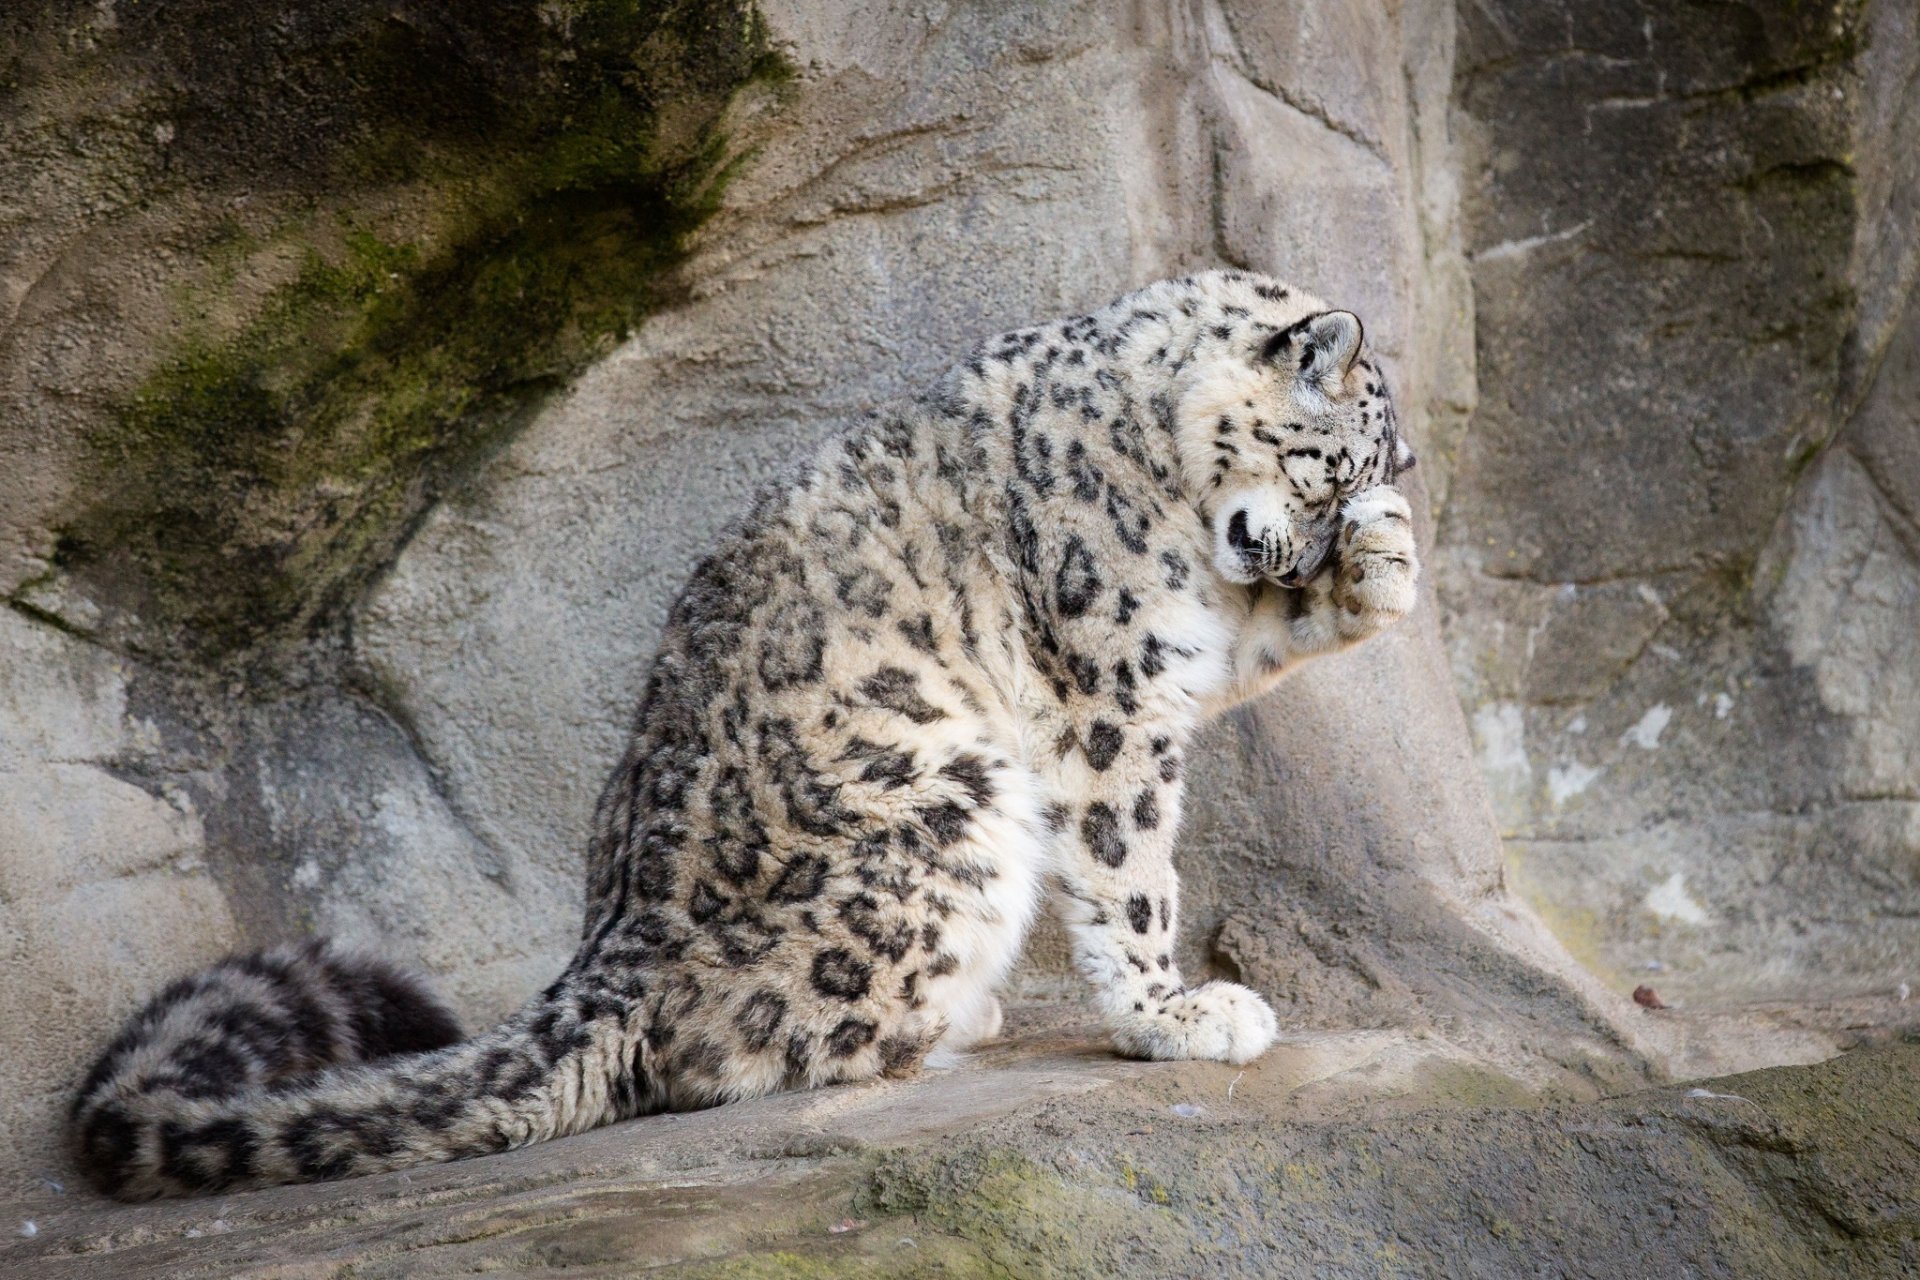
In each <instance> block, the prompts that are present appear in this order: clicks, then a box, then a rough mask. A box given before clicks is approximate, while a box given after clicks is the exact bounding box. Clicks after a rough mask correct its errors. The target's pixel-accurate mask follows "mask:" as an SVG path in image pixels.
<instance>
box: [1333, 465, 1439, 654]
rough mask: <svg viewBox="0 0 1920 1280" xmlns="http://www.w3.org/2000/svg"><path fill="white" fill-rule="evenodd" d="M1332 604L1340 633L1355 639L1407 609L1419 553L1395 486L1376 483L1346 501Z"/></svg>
mask: <svg viewBox="0 0 1920 1280" xmlns="http://www.w3.org/2000/svg"><path fill="white" fill-rule="evenodd" d="M1341 514H1342V515H1343V516H1344V517H1345V518H1346V522H1345V524H1344V525H1343V526H1342V527H1341V530H1340V563H1339V568H1338V569H1337V570H1336V571H1335V574H1334V580H1333V603H1334V605H1335V607H1336V618H1337V620H1338V623H1339V627H1340V631H1341V634H1342V635H1343V636H1346V637H1347V638H1349V639H1358V638H1359V637H1361V636H1368V635H1372V634H1373V633H1374V632H1376V631H1378V630H1380V629H1381V628H1382V627H1385V626H1388V625H1390V624H1392V623H1394V622H1398V621H1399V620H1400V619H1401V618H1404V617H1406V616H1407V614H1408V613H1410V612H1412V610H1413V605H1414V600H1415V591H1414V584H1415V583H1416V582H1417V581H1418V580H1419V577H1420V553H1419V549H1418V547H1416V546H1415V544H1414V539H1413V511H1412V509H1411V508H1410V507H1408V506H1407V500H1406V498H1405V497H1403V496H1402V495H1401V493H1400V491H1399V490H1398V489H1395V488H1393V487H1392V486H1391V485H1384V484H1382V485H1375V486H1374V487H1373V488H1371V489H1366V490H1363V491H1362V492H1360V493H1358V494H1355V495H1354V496H1353V497H1351V498H1349V499H1347V504H1346V506H1345V508H1344V509H1343V510H1342V512H1341Z"/></svg>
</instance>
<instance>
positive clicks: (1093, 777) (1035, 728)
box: [73, 272, 1418, 1197]
mask: <svg viewBox="0 0 1920 1280" xmlns="http://www.w3.org/2000/svg"><path fill="white" fill-rule="evenodd" d="M1411 461H1412V459H1411V454H1410V453H1409V452H1408V451H1407V449H1406V446H1405V444H1404V442H1402V441H1401V440H1400V439H1399V438H1398V435H1397V433H1396V429H1395V422H1394V416H1393V409H1392V403H1391V400H1390V398H1389V395H1388V392H1387V388H1386V383H1385V378H1384V376H1383V375H1382V373H1381V371H1380V369H1379V366H1378V365H1377V364H1376V363H1375V362H1374V361H1373V360H1371V359H1370V358H1369V357H1368V356H1367V354H1366V352H1365V350H1364V345H1363V342H1362V335H1361V329H1360V324H1359V321H1358V320H1356V319H1355V318H1354V317H1353V316H1352V315H1350V314H1348V313H1346V312H1339V311H1331V310H1329V309H1328V308H1327V307H1326V306H1325V305H1324V304H1322V303H1321V302H1319V301H1318V300H1317V299H1314V298H1311V297H1309V296H1307V295H1305V294H1301V293H1299V292H1297V291H1294V290H1292V289H1289V288H1288V287H1286V286H1284V285H1281V284H1279V283H1277V282H1274V281H1272V280H1268V279H1265V278H1263V277H1259V276H1253V275H1248V274H1245V273H1240V272H1218V273H1210V274H1206V275H1201V276H1196V277H1193V278H1190V279H1186V280H1178V281H1166V282H1162V283H1160V284H1156V285H1153V286H1151V287H1149V288H1147V289H1144V290H1141V291H1140V292H1138V293H1135V294H1132V295H1129V296H1127V297H1125V298H1122V299H1120V300H1118V301H1117V302H1114V303H1113V304H1111V305H1109V306H1107V307H1105V308H1103V309H1102V310H1100V311H1098V312H1095V313H1092V314H1089V315H1082V316H1075V317H1072V318H1070V319H1067V320H1062V321H1059V322H1056V323H1053V324H1048V325H1043V326H1039V327H1036V328H1030V329H1020V330H1016V331H1014V332H1012V333H1006V334H1002V335H1000V336H998V337H995V338H992V339H989V340H988V341H986V342H984V343H982V344H980V346H978V347H977V348H976V349H975V350H974V351H973V352H972V354H971V355H969V356H968V357H967V358H966V359H965V360H964V361H962V362H961V363H960V364H959V365H957V366H955V367H954V368H953V369H951V370H950V371H949V372H948V373H946V374H945V375H944V376H943V377H941V378H940V379H939V380H938V381H937V382H936V383H935V384H934V385H933V386H932V387H930V388H929V389H928V390H927V391H926V392H924V393H923V394H921V395H919V396H917V397H914V398H911V399H907V400H903V401H900V402H897V403H893V404H889V405H887V406H885V407H883V408H881V409H879V410H877V411H875V412H874V413H872V414H870V415H869V416H868V417H867V418H866V419H864V420H863V421H861V422H860V423H858V424H856V425H855V426H853V427H852V428H851V429H850V430H848V431H847V432H846V433H845V434H843V435H841V436H840V437H838V438H836V439H835V440H833V441H831V442H830V443H828V444H827V445H826V446H824V447H823V448H821V449H820V450H819V451H818V453H817V454H816V455H815V456H814V457H813V458H812V460H811V462H810V464H809V465H807V466H806V467H805V468H804V469H803V470H800V471H799V472H798V473H797V474H795V475H794V476H792V477H791V478H790V479H788V480H787V481H785V482H784V483H780V484H776V485H774V486H772V487H770V488H769V489H767V490H766V491H764V492H763V493H762V494H761V495H760V497H759V498H758V500H757V501H756V502H755V504H754V506H753V508H752V510H751V512H750V513H749V514H748V515H747V516H746V518H745V519H744V520H742V521H740V522H739V523H738V524H736V525H735V526H734V527H733V528H732V529H731V531H730V532H728V533H727V534H726V535H725V536H724V538H723V539H722V541H721V543H720V545H719V547H718V548H717V549H716V550H715V551H714V553H713V554H712V555H711V556H709V557H708V558H707V559H706V560H705V561H704V562H702V563H701V564H700V565H699V567H698V568H697V569H696V570H695V571H694V573H693V577H692V580H691V581H690V582H689V583H688V585H687V587H686V589H685V591H684V592H683V593H682V595H681V596H680V598H679V601H678V603H677V604H676V605H675V607H674V609H673V611H672V614H671V617H670V619H669V622H668V626H667V629H666V633H665V636H664V638H663V640H662V643H661V648H660V653H659V655H658V657H657V658H656V660H655V663H654V667H653V671H652V675H651V677H650V679H649V680H648V682H647V686H646V692H645V695H644V697H643V699H642V701H641V705H640V710H639V714H638V716H637V718H636V720H635V723H634V728H633V733H632V737H631V740H630V742H629V745H628V747H627V750H626V753H625V755H624V757H623V758H622V760H621V761H620V764H619V766H618V767H617V768H616V770H615V771H614V774H613V777H612V779H611V780H610V781H609V783H608V785H607V787H606V790H605V792H604V794H603V795H602V798H601V801H600V804H599V807H598V811H597V814H596V817H595V823H594V836H593V840H592V846H591V850H590V853H589V857H588V889H587V911H586V919H585V926H584V930H583V936H582V941H581V945H580V948H579V951H578V953H577V954H576V955H575V957H574V959H573V961H572V963H571V964H569V965H568V967H567V969H566V971H565V972H564V973H563V974H562V975H561V976H560V977H559V978H558V979H557V980H556V981H555V982H554V983H553V984H552V985H551V986H550V987H548V988H547V990H546V991H544V992H543V993H541V994H540V995H539V996H538V997H537V998H536V999H534V1000H533V1001H532V1002H531V1003H529V1004H528V1005H527V1007H526V1008H525V1009H523V1010H522V1011H521V1012H520V1013H519V1014H517V1015H516V1016H514V1017H513V1018H512V1019H510V1020H509V1021H508V1022H507V1023H506V1024H505V1025H503V1026H501V1027H497V1028H495V1029H493V1030H490V1031H487V1032H485V1033H483V1034H481V1035H479V1036H476V1037H474V1038H471V1039H464V1040H463V1039H460V1038H459V1037H458V1033H457V1029H456V1028H455V1026H454V1024H453V1022H452V1020H451V1018H450V1017H449V1016H448V1015H447V1014H446V1012H445V1011H444V1010H443V1009H442V1008H441V1007H440V1006H439V1005H438V1004H437V1003H435V1002H434V1001H433V999H432V997H431V996H429V995H428V994H426V992H425V991H424V989H423V988H421V987H420V986H418V984H416V983H414V982H413V981H412V980H410V979H407V978H404V977H402V976H400V975H397V974H395V973H393V972H392V971H390V970H387V969H385V968H383V967H380V966H378V965H375V964H372V963H371V962H367V961H364V960H357V959H355V958H352V957H349V956H345V955H343V954H341V953H339V952H337V951H335V950H333V949H331V948H329V947H326V946H324V945H315V946H311V947H308V948H306V949H304V950H299V951H279V952H269V953H266V954H264V955H261V956H255V957H251V958H242V959H236V960H231V961H228V962H226V963H224V964H222V965H220V966H218V967H216V968H214V969H213V970H211V971H209V972H207V973H205V974H202V975H200V976H199V977H197V978H192V979H188V980H187V981H185V982H183V983H180V984H177V985H176V986H175V987H173V988H170V989H169V990H168V991H167V992H166V993H164V994H163V995H162V996H161V997H160V998H159V999H158V1000H156V1001H155V1002H154V1003H153V1004H152V1005H151V1006H150V1007H149V1008H148V1009H147V1010H146V1011H145V1012H143V1013H142V1014H141V1015H140V1016H139V1017H138V1018H136V1019H135V1021H134V1023H133V1025H132V1026H131V1027H130V1028H129V1029H128V1030H127V1031H126V1033H125V1034H124V1035H122V1036H121V1038H120V1039H119V1040H118V1041H116V1042H115V1043H114V1045H113V1046H112V1047H111V1048H109V1049H108V1050H107V1052H106V1054H105V1055H104V1056H103V1057H102V1058H101V1060H100V1062H99V1064H98V1065H97V1066H96V1067H95V1069H94V1071H93V1072H92V1074H91V1075H90V1076H89V1077H88V1078H87V1080H86V1082H85V1084H83V1085H82V1087H81V1089H80V1092H79V1096H78V1098H77V1099H76V1102H75V1105H74V1113H73V1122H74V1134H75V1139H76V1144H77V1147H78V1149H79V1151H80V1154H81V1158H82V1160H83V1162H84V1163H85V1165H86V1167H87V1168H88V1169H89V1171H90V1172H91V1174H92V1176H93V1177H94V1179H95V1180H96V1181H97V1182H98V1184H99V1185H100V1186H101V1187H102V1188H103V1189H104V1190H106V1191H108V1192H111V1193H113V1194H116V1195H120V1196H125V1197H143V1196H153V1195H162V1194H169V1193H181V1192H191V1191H209V1190H215V1189H225V1188H232V1187H242V1186H252V1185H259V1184H266V1183H276V1182H295V1181H307V1180H313V1179H321V1178H333V1177H341V1176H346V1175H350V1174H358V1173H366V1172H370V1171H374V1170H381V1169H393V1168H397V1167H401V1166H405V1165H410V1164H415V1163H419V1162H423V1161H431V1160H446V1159H453V1158H457V1157H461V1156H466V1155H473V1154H478V1153H481V1152H489V1151H499V1150H502V1149H505V1148H508V1147H515V1146H520V1145H523V1144H525V1143H529V1142H534V1141H538V1140H540V1139H544V1138H551V1137H555V1136H558V1135H561V1134H567V1133H575V1132H579V1131H581V1130H583V1129H587V1128H590V1127H593V1126H596V1125H601V1124H605V1123H607V1122H609V1121H612V1120H616V1119H620V1118H622V1117H626V1116H634V1115H639V1114H643V1113H647V1112H654V1111H659V1110H663V1109H672V1108H689V1107H701V1106H707V1105H710V1104H714V1103H719V1102H725V1101H727V1100H730V1099H738V1098H747V1097H753V1096H756V1095H760V1094H766V1093H769V1092H772V1091H775V1090H782V1089H795V1088H804V1087H808V1086H813V1085H821V1084H826V1083H830V1082H833V1081H846V1080H864V1079H870V1078H872V1077H875V1076H882V1075H900V1074H905V1073H910V1072H912V1071H914V1070H916V1069H918V1068H919V1066H920V1065H921V1064H922V1063H923V1061H925V1060H926V1059H927V1057H928V1056H929V1054H930V1053H932V1052H933V1051H935V1050H936V1049H939V1050H941V1051H943V1052H944V1051H948V1050H953V1049H958V1048H962V1047H964V1046H965V1045H967V1044H969V1043H971V1042H973V1041H975V1040H978V1039H980V1038H982V1037H987V1036H991V1035H993V1034H995V1033H996V1032H997V1030H998V1027H999V1020H1000V1013H999V1005H998V1003H997V1001H996V999H995V994H994V993H995V989H996V987H997V986H998V985H999V983H1000V982H1001V980H1002V979H1003V978H1004V977H1005V975H1006V973H1007V971H1008V969H1009V967H1010V966H1011V965H1012V964H1013V962H1014V959H1015V957H1016V955H1017V954H1018V952H1019V950H1020V946H1021V943H1022V940H1023V939H1024V937H1025V936H1026V933H1027V931H1028V927H1029V926H1030V924H1031V923H1032V921H1033V918H1034V915H1035V913H1036V911H1037V910H1038V908H1039V905H1040V903H1041V902H1042V900H1043V899H1045V898H1051V900H1052V902H1053V903H1054V905H1055V907H1056V908H1057V910H1059V912H1060V913H1061V914H1062V916H1063V918H1064V919H1065V921H1066V923H1067V925H1068V927H1069V930H1070V933H1071V935H1072V938H1073V945H1074V952H1075V956H1076V959H1077V961H1078V964H1079V967H1080V968H1081V970H1082V971H1083V972H1084V973H1085V974H1086V976H1087V977H1088V979H1089V980H1090V981H1091V983H1092V986H1093V990H1094V993H1095V998H1096V1000H1097V1001H1098V1003H1099V1007H1100V1008H1101V1010H1102V1011H1103V1012H1104V1014H1105V1015H1106V1017H1107V1019H1108V1021H1109V1023H1110V1025H1111V1027H1112V1031H1113V1036H1114V1041H1115V1043H1116V1045H1117V1046H1118V1048H1119V1049H1120V1050H1121V1051H1122V1052H1124V1053H1128V1054H1132V1055H1137V1056H1141V1057H1148V1058H1218V1059H1224V1060H1227V1061H1230V1062H1244V1061H1247V1060H1248V1059H1250V1058H1252V1057H1254V1056H1255V1055H1257V1054H1259V1053H1261V1052H1262V1051H1263V1050H1265V1049H1266V1048H1267V1046H1268V1045H1269V1044H1270V1043H1271V1041H1272V1039H1273V1036H1274V1029H1275V1028H1274V1018H1273V1014H1272V1012H1271V1011H1270V1010H1269V1009H1268V1007H1267V1005H1266V1003H1265V1002H1264V1001H1263V1000H1262V999H1261V998H1260V996H1259V995H1257V994H1255V993H1254V992H1253V991H1250V990H1248V989H1246V988H1244V987H1240V986H1236V985H1234V984H1231V983H1226V982H1208V983H1204V984H1200V985H1196V986H1188V985H1187V984H1186V983H1185V982H1184V981H1183V979H1182V977H1181V975H1180V972H1179V970H1178V968H1177V967H1176V966H1175V964H1174V961H1173V958H1172V954H1173V939H1174V930H1175V923H1176V919H1177V914H1178V885H1177V882H1176V879H1175V876H1174V870H1173V862H1172V851H1173V845H1174V839H1175V832H1176V831H1177V830H1178V828H1179V825H1180V814H1181V807H1182V792H1183V786H1184V773H1185V765H1186V755H1187V751H1188V749H1189V746H1190V744H1191V742H1192V740H1193V737H1194V734H1195V731H1196V730H1197V728H1198V727H1199V726H1200V725H1201V724H1202V723H1203V722H1204V721H1205V720H1206V719H1207V718H1208V717H1210V716H1212V715H1215V714H1218V713H1219V712H1220V711H1222V710H1224V709H1225V708H1227V707H1229V706H1232V705H1234V704H1235V703H1237V702H1239V701H1242V700H1244V699H1246V698H1249V697H1252V696H1254V695H1256V694H1258V693H1260V692H1261V691H1263V690H1265V689H1266V688H1268V687H1269V686H1271V685H1272V683H1273V682H1274V681H1275V680H1276V679H1278V678H1279V677H1280V676H1281V675H1282V674H1283V673H1284V672H1286V671H1288V670H1289V669H1291V668H1292V667H1293V666H1295V665H1296V664H1298V663H1299V662H1300V661H1301V660H1302V659H1304V658H1307V657H1310V656H1312V655H1314V654H1318V653H1324V652H1327V651H1329V650H1332V649H1336V648H1339V647H1341V646H1343V645H1345V644H1349V643H1351V642H1353V641H1356V640H1359V639H1361V638H1364V637H1365V636H1368V635H1370V634H1372V633H1374V632H1376V631H1378V630H1379V629H1380V628H1381V627H1383V626H1385V625H1387V624H1388V623H1390V622H1392V621H1393V620H1395V619H1396V618H1398V617H1400V616H1401V615H1403V614H1405V613H1406V612H1407V610H1408V609H1409V608H1411V607H1412V604H1413V598H1414V581H1415V576H1416V574H1417V572H1418V566H1417V562H1416V558H1415V549H1414V541H1413V533H1412V528H1411V524H1410V520H1409V513H1408V509H1407V504H1406V502H1405V500H1404V499H1403V498H1402V497H1401V495H1400V494H1399V493H1398V492H1397V491H1396V490H1395V489H1394V488H1393V487H1392V485H1393V481H1394V479H1395V477H1396V476H1397V474H1398V473H1399V472H1400V471H1401V470H1403V469H1404V468H1405V467H1406V466H1408V465H1411Z"/></svg>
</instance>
